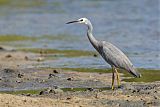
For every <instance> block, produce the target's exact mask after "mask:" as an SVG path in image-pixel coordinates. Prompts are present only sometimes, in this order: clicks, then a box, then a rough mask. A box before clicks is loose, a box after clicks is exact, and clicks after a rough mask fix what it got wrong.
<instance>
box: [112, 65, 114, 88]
mask: <svg viewBox="0 0 160 107" xmlns="http://www.w3.org/2000/svg"><path fill="white" fill-rule="evenodd" d="M112 90H114V68H113V67H112Z"/></svg>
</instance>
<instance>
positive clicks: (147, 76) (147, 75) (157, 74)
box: [123, 69, 160, 82]
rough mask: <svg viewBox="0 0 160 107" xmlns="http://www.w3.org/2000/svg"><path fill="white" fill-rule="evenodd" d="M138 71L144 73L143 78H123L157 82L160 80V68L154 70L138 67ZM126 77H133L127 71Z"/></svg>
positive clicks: (132, 80) (134, 80)
mask: <svg viewBox="0 0 160 107" xmlns="http://www.w3.org/2000/svg"><path fill="white" fill-rule="evenodd" d="M138 71H139V72H140V73H141V74H142V77H141V78H128V79H123V81H126V82H155V81H160V70H152V69H138ZM124 77H131V75H129V73H125V74H124Z"/></svg>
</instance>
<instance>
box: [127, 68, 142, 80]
mask: <svg viewBox="0 0 160 107" xmlns="http://www.w3.org/2000/svg"><path fill="white" fill-rule="evenodd" d="M129 72H130V73H131V74H132V75H133V76H134V77H136V78H140V77H142V75H141V74H140V73H139V72H138V71H137V69H136V68H132V69H130V70H129Z"/></svg>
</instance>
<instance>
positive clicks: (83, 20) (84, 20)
mask: <svg viewBox="0 0 160 107" xmlns="http://www.w3.org/2000/svg"><path fill="white" fill-rule="evenodd" d="M78 20H79V23H84V24H87V21H88V19H87V18H80V19H78Z"/></svg>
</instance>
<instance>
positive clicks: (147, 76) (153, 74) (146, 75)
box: [62, 68, 160, 82]
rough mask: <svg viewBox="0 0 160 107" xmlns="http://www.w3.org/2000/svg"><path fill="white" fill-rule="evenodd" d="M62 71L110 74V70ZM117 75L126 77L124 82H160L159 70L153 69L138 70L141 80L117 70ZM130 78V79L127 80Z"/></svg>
mask: <svg viewBox="0 0 160 107" xmlns="http://www.w3.org/2000/svg"><path fill="white" fill-rule="evenodd" d="M62 69H63V70H70V71H77V72H94V73H95V72H97V73H111V72H112V70H111V69H93V68H62ZM118 71H119V73H122V74H124V75H123V77H127V78H125V79H123V80H122V81H125V82H155V81H160V70H154V69H142V68H139V69H138V72H140V73H141V75H142V77H141V78H134V77H133V76H132V74H130V73H128V72H127V71H124V70H118ZM128 77H130V78H128Z"/></svg>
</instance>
